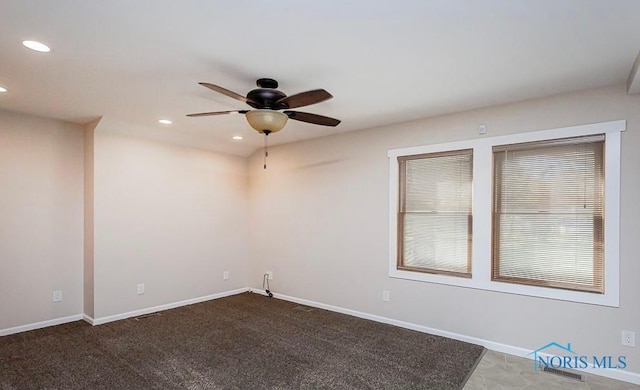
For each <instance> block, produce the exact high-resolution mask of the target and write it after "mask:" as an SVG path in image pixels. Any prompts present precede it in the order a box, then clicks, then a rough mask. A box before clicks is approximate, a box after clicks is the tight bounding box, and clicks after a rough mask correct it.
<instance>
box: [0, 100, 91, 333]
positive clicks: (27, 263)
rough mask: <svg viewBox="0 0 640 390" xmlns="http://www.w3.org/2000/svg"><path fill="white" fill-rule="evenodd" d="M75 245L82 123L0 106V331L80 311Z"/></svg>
mask: <svg viewBox="0 0 640 390" xmlns="http://www.w3.org/2000/svg"><path fill="white" fill-rule="evenodd" d="M82 243H83V129H82V127H81V126H78V125H74V124H71V123H65V122H60V121H55V120H49V119H43V118H37V117H33V116H28V115H23V114H18V113H14V112H9V111H2V110H0V330H3V329H8V328H12V327H16V326H20V325H25V324H32V323H37V322H42V321H48V320H52V319H58V318H63V317H68V316H72V315H78V314H80V313H82V309H83V308H82V278H83V277H82V269H83V266H82V262H83V250H82V246H83V245H82ZM53 290H62V294H63V296H62V298H63V300H62V302H58V303H53V302H52V293H53Z"/></svg>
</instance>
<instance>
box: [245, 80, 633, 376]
mask: <svg viewBox="0 0 640 390" xmlns="http://www.w3.org/2000/svg"><path fill="white" fill-rule="evenodd" d="M617 119H626V120H627V131H626V132H625V133H623V135H622V141H623V146H622V172H621V174H622V196H621V241H620V256H621V260H620V266H621V275H622V276H621V284H620V288H621V290H620V307H619V308H610V307H601V306H594V305H587V304H578V303H570V302H563V301H557V300H549V299H543V298H534V297H526V296H519V295H512V294H505V293H497V292H489V291H481V290H474V289H467V288H460V287H453V286H444V285H437V284H429V283H422V282H415V281H407V280H400V279H392V278H389V277H388V261H389V260H388V239H389V237H388V226H389V225H388V210H389V209H388V207H389V206H388V192H389V188H388V186H389V176H388V174H389V172H388V169H389V168H388V166H389V165H388V159H387V150H388V149H393V148H400V147H407V146H415V145H425V144H435V143H442V142H450V141H456V140H463V139H470V138H475V137H479V135H478V134H477V129H478V126H479V125H480V124H483V123H484V124H487V126H488V129H489V134H488V136H495V135H505V134H512V133H517V132H526V131H534V130H544V129H549V128H557V127H565V126H574V125H578V124H585V123H594V122H603V121H609V120H617ZM638 149H640V96H638V95H636V96H628V95H626V94H625V87H624V86H623V85H619V86H612V87H607V88H600V89H595V90H590V91H584V92H579V93H572V94H567V95H560V96H553V97H549V98H545V99H537V100H531V101H526V102H521V103H514V104H509V105H503V106H497V107H490V108H485V109H479V110H474V111H469V112H463V113H458V114H452V115H446V116H441V117H435V118H430V119H425V120H421V121H415V122H410V123H403V124H397V125H393V126H385V127H381V128H375V129H369V130H366V131H359V132H349V133H345V134H342V135H336V136H332V137H326V138H319V139H314V140H310V141H304V142H299V143H294V144H287V145H281V146H276V147H273V148H272V149H271V150H270V151H269V158H270V161H269V169H268V170H266V171H265V170H263V169H262V164H261V158H262V156H261V153H260V152H259V151H258V152H256V153H255V154H254V155H253V156H252V158H251V159H250V161H249V172H250V204H251V211H250V212H251V219H250V220H251V239H250V242H251V250H250V254H251V256H250V257H251V259H252V263H251V274H250V285H251V286H253V287H256V288H261V287H262V274H263V273H264V272H265V271H273V272H274V279H273V280H272V283H271V289H272V290H273V291H274V292H277V293H281V294H285V295H289V296H293V297H298V298H303V299H307V300H311V301H316V302H319V303H323V304H329V305H334V306H338V307H342V308H346V309H351V310H356V311H360V312H365V313H368V314H373V315H378V316H383V317H387V318H391V319H395V320H400V321H406V322H410V323H414V324H418V325H422V326H426V327H431V328H435V329H440V330H443V331H448V332H454V333H457V334H461V335H466V336H470V337H475V338H479V339H484V340H489V341H492V342H497V343H503V344H506V345H510V346H516V347H521V348H524V349H527V350H533V349H536V348H538V347H540V346H542V345H545V344H547V343H548V342H550V341H557V342H562V343H566V342H571V343H572V345H573V346H574V349H575V350H576V351H578V352H579V353H581V354H588V355H591V354H597V355H626V356H627V357H628V364H629V366H628V370H629V371H632V372H636V373H640V352H639V351H640V349H637V348H636V349H633V348H628V347H622V346H621V345H620V332H621V330H622V329H628V330H634V331H636V332H640V310H639V309H638V303H637V299H638V297H639V296H640V283H638V275H640V261H638V255H637V253H638V251H639V248H638V237H640V203H639V202H638V201H637V200H638V196H637V194H638V192H639V191H640V175H638V172H637V171H638V168H639V167H640V153H638ZM383 289H385V290H389V291H390V292H391V301H390V302H383V301H382V290H383Z"/></svg>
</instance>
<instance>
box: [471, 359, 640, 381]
mask: <svg viewBox="0 0 640 390" xmlns="http://www.w3.org/2000/svg"><path fill="white" fill-rule="evenodd" d="M579 374H581V375H582V376H583V378H584V382H581V381H578V380H576V379H570V378H563V377H560V376H557V375H553V374H548V373H543V372H539V371H538V372H536V371H533V361H532V360H529V359H524V358H519V357H515V356H511V355H505V354H503V353H499V352H494V351H487V353H486V354H485V355H484V357H483V358H482V360H481V361H480V363H479V364H478V367H476V370H475V371H474V372H473V374H472V375H471V378H469V381H468V382H467V384H466V385H465V387H464V389H463V390H503V389H505V390H506V389H509V390H512V389H517V390H536V389H544V390H556V389H579V390H631V389H634V390H640V385H634V384H631V383H627V382H620V381H616V380H613V379H609V378H605V377H602V376H598V375H590V374H586V373H583V372H579Z"/></svg>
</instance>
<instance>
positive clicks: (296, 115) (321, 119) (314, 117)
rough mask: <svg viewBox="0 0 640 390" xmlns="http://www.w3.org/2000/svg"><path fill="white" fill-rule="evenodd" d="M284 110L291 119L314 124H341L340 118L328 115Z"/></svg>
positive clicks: (333, 125)
mask: <svg viewBox="0 0 640 390" xmlns="http://www.w3.org/2000/svg"><path fill="white" fill-rule="evenodd" d="M283 112H284V113H285V114H286V115H287V116H288V117H289V119H293V120H296V121H300V122H307V123H313V124H314V125H321V126H332V127H335V126H338V125H339V124H340V120H339V119H335V118H329V117H328V116H322V115H318V114H310V113H308V112H300V111H283Z"/></svg>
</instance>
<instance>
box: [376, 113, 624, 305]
mask: <svg viewBox="0 0 640 390" xmlns="http://www.w3.org/2000/svg"><path fill="white" fill-rule="evenodd" d="M625 128H626V121H624V120H620V121H611V122H604V123H595V124H588V125H580V126H573V127H565V128H558V129H550V130H542V131H535V132H526V133H518V134H513V135H506V136H499V137H479V138H476V139H470V140H464V141H456V142H449V143H444V144H434V145H422V146H413V147H407V148H401V149H393V150H389V152H388V156H389V164H390V170H389V276H390V277H393V278H399V279H408V280H414V281H421V282H427V283H438V284H444V285H450V286H458V287H466V288H475V289H482V290H489V291H497V292H502V293H509V294H520V295H528V296H534V297H542V298H549V299H559V300H565V301H571V302H582V303H589V304H595V305H604V306H611V307H617V306H618V305H619V291H620V280H619V275H620V260H619V257H620V253H619V251H620V248H619V239H620V149H621V139H622V132H623V131H624V130H625ZM472 210H473V218H472Z"/></svg>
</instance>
